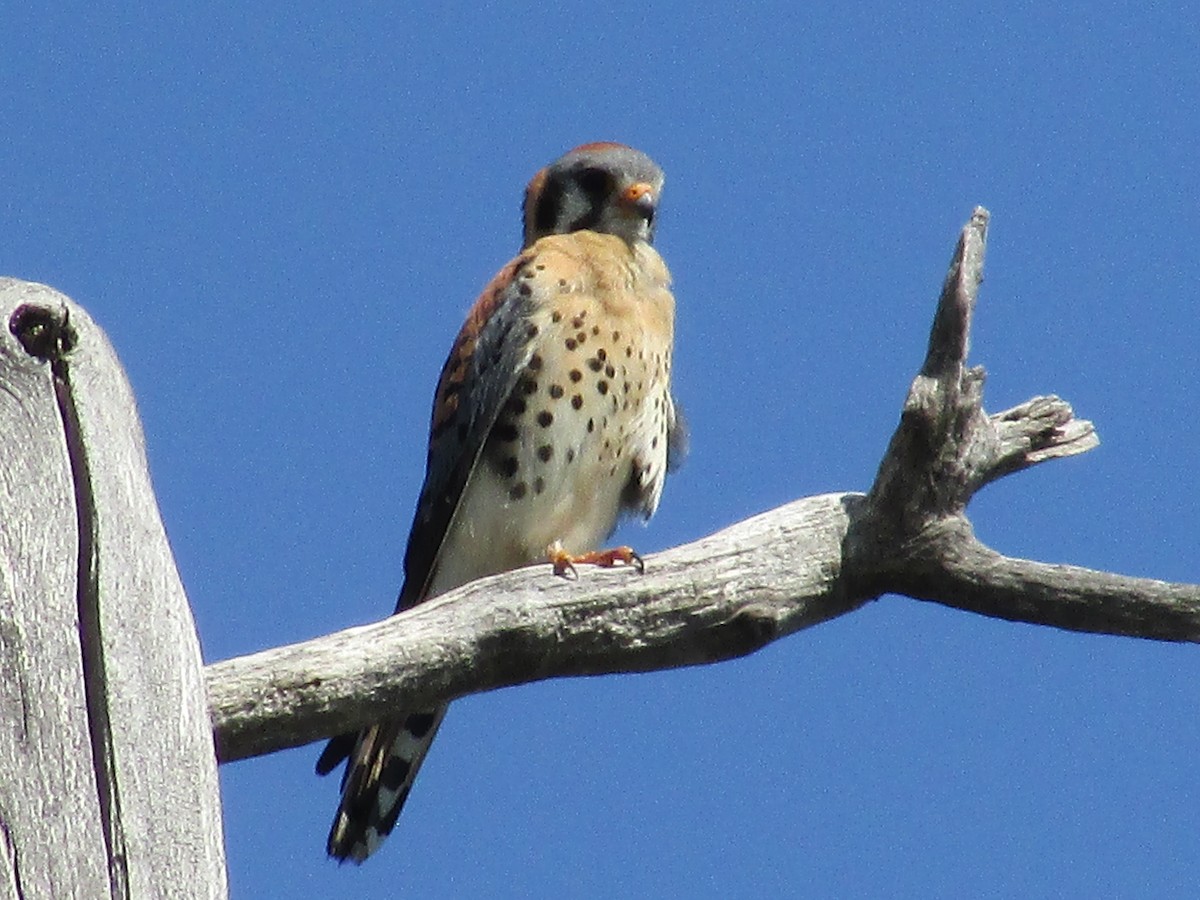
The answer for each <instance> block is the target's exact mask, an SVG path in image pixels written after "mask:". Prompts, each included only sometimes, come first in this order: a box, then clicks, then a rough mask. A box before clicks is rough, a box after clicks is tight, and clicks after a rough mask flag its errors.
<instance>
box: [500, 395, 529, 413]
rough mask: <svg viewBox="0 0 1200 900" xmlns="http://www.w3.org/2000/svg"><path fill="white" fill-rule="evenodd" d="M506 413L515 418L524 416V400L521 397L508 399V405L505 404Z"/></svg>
mask: <svg viewBox="0 0 1200 900" xmlns="http://www.w3.org/2000/svg"><path fill="white" fill-rule="evenodd" d="M505 405H506V406H507V408H508V411H509V412H511V413H512V414H513V415H516V416H523V415H525V400H524V398H522V397H509V398H508V403H507V404H505Z"/></svg>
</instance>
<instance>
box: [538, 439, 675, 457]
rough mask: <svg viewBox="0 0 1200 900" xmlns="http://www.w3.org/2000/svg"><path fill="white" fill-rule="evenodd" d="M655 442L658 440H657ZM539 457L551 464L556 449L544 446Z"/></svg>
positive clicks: (547, 445)
mask: <svg viewBox="0 0 1200 900" xmlns="http://www.w3.org/2000/svg"><path fill="white" fill-rule="evenodd" d="M655 440H658V439H657V438H655ZM537 455H538V459H540V460H541V461H542V462H550V457H552V456H553V455H554V448H553V447H552V446H550V445H549V444H542V446H540V447H538V448H537Z"/></svg>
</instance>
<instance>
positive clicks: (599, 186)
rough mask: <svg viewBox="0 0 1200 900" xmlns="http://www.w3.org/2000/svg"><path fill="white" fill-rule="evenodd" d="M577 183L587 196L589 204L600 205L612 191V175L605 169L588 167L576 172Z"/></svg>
mask: <svg viewBox="0 0 1200 900" xmlns="http://www.w3.org/2000/svg"><path fill="white" fill-rule="evenodd" d="M575 183H576V184H578V185H579V189H580V190H581V191H583V193H584V194H585V195H586V196H587V199H588V205H590V206H592V207H598V206H600V205H601V204H602V203H604V202H605V201H606V200H607V199H608V195H609V194H610V193H612V177H611V176H610V175H609V174H608V173H607V172H605V171H604V170H603V169H596V168H592V167H590V166H589V167H588V168H585V169H580V170H579V172H577V173H576V174H575Z"/></svg>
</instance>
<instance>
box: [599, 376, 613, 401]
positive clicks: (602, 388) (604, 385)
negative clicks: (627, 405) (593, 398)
mask: <svg viewBox="0 0 1200 900" xmlns="http://www.w3.org/2000/svg"><path fill="white" fill-rule="evenodd" d="M596 390H598V391H599V392H600V393H601V394H607V393H608V382H607V381H605V380H604V379H603V378H601V379H600V380H599V381H597V382H596ZM613 399H616V398H613Z"/></svg>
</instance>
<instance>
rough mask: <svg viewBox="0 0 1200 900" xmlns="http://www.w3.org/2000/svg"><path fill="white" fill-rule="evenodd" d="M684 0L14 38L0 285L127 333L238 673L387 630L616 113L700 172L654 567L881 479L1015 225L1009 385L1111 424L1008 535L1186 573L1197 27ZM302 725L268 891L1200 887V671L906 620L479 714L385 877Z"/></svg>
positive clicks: (1097, 642)
mask: <svg viewBox="0 0 1200 900" xmlns="http://www.w3.org/2000/svg"><path fill="white" fill-rule="evenodd" d="M696 6H697V4H693V3H673V4H644V3H643V4H629V3H618V4H613V5H610V6H608V7H604V6H599V5H596V4H577V5H570V4H566V5H563V6H561V8H559V9H558V10H557V11H556V12H553V13H547V12H546V11H545V9H544V7H543V5H541V4H519V3H510V4H472V3H456V2H449V3H445V2H443V3H437V4H420V3H413V4H396V3H369V4H368V3H364V4H356V5H354V8H353V11H334V10H333V5H332V4H313V3H310V4H300V5H299V7H300V8H289V9H288V10H287V11H285V12H273V11H269V10H268V8H267V7H262V8H259V7H258V6H255V5H246V4H233V3H227V4H216V3H206V2H199V3H193V4H188V5H187V8H186V9H184V8H179V9H174V8H171V9H168V8H167V7H154V8H152V7H147V8H146V9H145V10H143V11H141V12H131V11H128V10H127V11H125V12H122V13H119V14H118V13H113V12H108V11H103V10H101V9H99V8H98V7H96V6H95V5H93V4H83V3H79V4H58V3H52V4H48V5H47V4H41V5H38V11H37V12H36V13H34V12H29V11H28V10H17V9H16V8H15V7H11V6H10V8H9V9H8V10H7V11H6V12H5V13H4V17H3V18H4V31H5V41H4V47H5V50H4V53H3V54H2V55H0V85H2V88H3V89H2V91H0V113H2V115H0V120H2V121H3V123H4V125H3V130H4V139H3V140H2V141H0V179H2V182H0V183H2V184H3V192H2V198H3V199H2V201H0V202H2V203H3V222H4V224H3V238H2V240H0V273H3V274H6V275H14V276H20V277H24V278H28V279H32V280H38V281H44V282H47V283H49V284H51V285H54V286H55V287H57V288H59V289H61V290H63V291H65V292H67V293H68V294H70V295H71V296H73V297H74V298H75V299H76V300H78V301H79V302H81V303H82V304H84V305H85V306H86V307H87V308H88V309H89V310H90V311H91V313H92V314H93V316H94V317H95V318H96V319H97V320H98V321H99V322H100V323H101V324H102V325H103V327H104V328H106V329H107V331H108V333H109V334H110V335H111V337H112V339H113V341H114V343H115V344H116V347H117V349H118V351H119V353H120V354H121V357H122V360H123V362H124V364H125V366H126V368H127V370H128V373H129V377H130V379H131V380H132V382H133V385H134V388H135V390H136V393H137V397H138V401H139V403H140V407H141V413H142V416H143V419H144V423H145V429H146V438H147V442H148V446H149V454H150V461H151V464H152V468H153V475H154V480H155V484H156V487H157V490H158V496H159V500H160V503H161V505H162V512H163V517H164V519H165V521H166V524H167V529H168V531H169V533H170V536H171V541H172V543H173V545H174V548H175V552H176V555H177V558H178V563H179V568H180V570H181V572H182V575H183V580H184V583H185V584H186V586H187V588H188V592H189V595H190V598H191V602H192V605H193V608H194V610H195V615H196V620H197V623H198V627H199V630H200V636H201V639H202V642H203V646H204V651H205V655H206V658H207V659H209V660H217V659H223V658H227V657H230V656H233V655H237V654H241V653H246V652H249V651H253V650H257V649H261V648H264V647H269V646H273V645H278V644H282V643H285V642H291V641H296V640H300V639H304V638H308V637H312V636H316V635H319V634H323V633H327V632H330V631H333V630H335V629H339V628H342V627H345V626H348V625H351V624H354V623H361V622H365V621H369V620H371V619H374V618H378V617H380V616H382V615H384V614H385V613H387V612H389V611H390V610H391V605H392V603H393V600H394V597H395V594H396V591H397V589H398V587H399V584H400V577H401V567H400V562H401V553H402V550H403V546H404V541H405V538H406V535H407V529H408V525H409V522H410V517H411V514H412V508H413V504H414V501H415V498H416V494H417V491H418V488H419V486H420V482H421V478H422V473H423V464H424V445H425V438H426V423H427V418H428V408H429V402H430V397H431V393H432V389H433V383H434V380H435V378H436V375H437V372H438V369H439V367H440V365H441V362H442V359H443V357H444V354H445V352H446V350H447V348H448V346H449V343H450V341H451V339H452V337H453V335H454V333H455V331H456V329H457V328H458V325H459V323H460V321H461V317H462V315H463V313H464V312H465V310H466V309H467V307H468V306H469V304H470V302H471V301H472V299H473V298H474V296H475V295H476V293H477V292H478V290H479V288H480V287H481V286H482V285H483V283H484V282H485V281H486V280H487V279H488V278H489V277H490V276H491V275H492V273H493V272H494V271H495V270H496V269H497V268H498V267H499V266H500V265H501V264H503V263H504V262H505V261H506V260H507V259H508V258H509V257H510V256H511V255H512V254H513V253H514V252H515V250H516V248H517V246H518V244H519V223H518V215H519V213H518V205H519V201H520V194H521V190H522V188H523V186H524V183H525V181H526V180H527V179H528V177H529V176H530V175H531V174H532V173H533V172H534V171H535V170H536V169H537V168H539V167H540V166H542V165H543V164H545V163H546V162H548V161H549V160H550V159H552V158H554V157H555V156H557V155H558V154H559V153H561V152H562V151H564V150H566V149H567V148H569V147H572V146H574V145H576V144H578V143H581V142H583V141H586V140H595V139H606V140H620V141H624V142H627V143H630V144H633V145H635V146H637V147H639V148H641V149H644V150H645V151H647V152H648V153H650V154H651V155H652V156H654V157H655V158H656V159H657V160H658V161H659V162H660V163H661V164H662V165H663V167H664V168H665V169H666V171H667V191H666V197H665V203H664V207H663V211H662V216H661V220H660V226H659V235H660V240H659V246H660V249H661V250H662V252H663V254H664V256H665V257H666V259H667V261H668V262H669V264H670V265H671V267H672V268H673V270H674V273H675V276H676V288H677V291H676V293H677V298H678V304H679V321H678V333H677V348H678V350H677V364H676V382H677V390H678V394H679V397H680V398H681V400H682V402H683V404H684V405H685V407H686V409H687V411H688V413H689V415H690V419H691V425H692V453H691V456H690V459H689V460H688V463H687V465H686V467H685V468H684V469H683V470H682V471H681V472H679V473H678V474H677V476H675V477H674V478H673V480H671V481H670V482H669V483H668V485H667V489H666V494H665V497H664V499H663V503H662V507H661V509H660V512H659V514H658V516H657V517H656V518H655V520H654V521H653V522H652V523H651V524H650V526H649V527H648V528H647V529H641V527H640V526H637V527H636V528H635V527H630V528H629V529H627V530H626V531H624V532H623V533H622V534H623V535H624V537H625V538H627V539H629V540H631V541H632V542H634V543H635V544H636V545H637V546H638V547H639V548H640V549H641V550H643V551H653V550H656V549H661V548H664V547H668V546H672V545H674V544H678V543H681V542H684V541H687V540H691V539H694V538H697V537H700V536H703V535H705V534H708V533H710V532H712V531H714V530H716V529H718V528H720V527H722V526H724V525H727V524H730V523H732V522H734V521H736V520H738V519H741V518H744V517H745V516H747V515H750V514H752V513H755V512H758V511H760V510H763V509H766V508H769V507H772V506H775V505H778V504H780V503H782V502H784V501H787V500H790V499H793V498H795V497H799V496H803V495H808V494H814V493H821V492H826V491H838V490H861V489H865V488H866V487H867V486H868V485H869V484H870V481H871V478H872V476H873V474H874V471H875V467H876V465H877V463H878V461H879V458H880V455H881V454H882V452H883V449H884V447H885V446H886V443H887V440H888V437H889V435H890V433H891V430H892V428H893V427H894V425H895V423H896V421H897V417H898V413H899V409H900V404H901V402H902V400H903V397H904V394H905V391H906V388H907V385H908V383H909V380H910V379H911V377H912V375H913V373H914V372H915V370H916V368H917V367H918V365H919V364H920V360H921V356H922V352H923V349H924V342H925V339H926V335H927V331H928V328H929V324H930V320H931V315H932V311H933V302H934V299H935V297H936V294H937V291H938V288H939V286H940V284H941V280H942V278H943V275H944V273H945V267H946V263H947V261H948V260H949V257H950V253H951V250H952V247H953V244H954V240H955V237H956V234H957V231H958V229H959V228H960V226H961V225H962V223H963V222H964V221H965V220H966V218H967V217H968V215H969V214H970V211H971V208H972V206H974V205H975V204H984V205H986V206H987V207H989V208H990V209H991V211H992V213H993V227H992V232H991V241H990V245H989V254H988V269H987V281H986V284H985V285H984V288H983V293H982V299H981V304H980V307H979V312H978V317H977V327H976V330H975V335H974V345H973V350H974V361H975V362H977V363H982V364H983V365H985V366H986V367H987V368H988V370H989V372H990V379H989V381H988V385H987V395H986V402H987V405H988V407H989V408H990V409H992V410H1000V409H1004V408H1006V407H1008V406H1012V405H1014V404H1016V403H1019V402H1021V401H1023V400H1025V399H1027V398H1029V397H1031V396H1033V395H1035V394H1038V393H1058V394H1060V395H1062V396H1064V397H1065V398H1067V399H1068V400H1069V401H1071V402H1072V403H1073V404H1074V406H1075V408H1076V410H1077V411H1078V412H1079V414H1080V415H1082V416H1084V417H1086V418H1090V419H1093V420H1094V421H1095V422H1096V423H1097V427H1098V429H1099V433H1100V436H1101V440H1102V445H1101V446H1100V448H1099V449H1097V450H1096V451H1094V452H1092V453H1089V454H1087V455H1085V456H1083V457H1080V458H1076V459H1072V460H1067V461H1063V462H1058V463H1052V464H1049V465H1047V466H1044V467H1041V468H1040V469H1037V470H1034V471H1031V472H1028V473H1025V474H1022V475H1019V476H1015V477H1012V478H1008V479H1005V480H1004V481H1002V482H1001V483H999V484H997V485H995V486H993V487H990V488H988V489H987V491H986V492H985V494H984V495H982V496H981V497H979V498H978V500H977V501H976V502H975V503H974V504H973V505H972V507H971V514H972V517H973V521H974V522H975V525H976V528H977V530H978V532H979V534H980V535H981V536H982V538H983V539H984V540H986V541H987V542H989V543H990V544H991V545H993V546H994V547H996V548H997V549H1000V550H1002V551H1004V552H1007V553H1011V554H1014V555H1023V556H1029V557H1033V558H1037V559H1043V560H1048V561H1055V562H1071V563H1077V564H1081V565H1087V566H1094V567H1098V568H1105V569H1112V570H1116V571H1120V572H1124V573H1128V574H1135V575H1145V576H1154V577H1159V578H1163V579H1170V580H1180V581H1197V580H1200V562H1198V555H1197V525H1198V524H1200V500H1198V498H1200V491H1198V490H1197V487H1196V483H1195V479H1194V476H1193V475H1192V474H1191V473H1192V472H1193V470H1194V468H1195V465H1196V459H1197V457H1198V456H1200V425H1198V424H1197V415H1196V411H1197V402H1196V381H1197V372H1198V371H1200V350H1198V349H1197V348H1198V346H1200V344H1198V341H1197V331H1198V326H1200V312H1198V309H1200V307H1198V306H1197V290H1198V288H1197V285H1200V253H1198V252H1197V243H1196V238H1195V234H1194V232H1195V229H1196V212H1197V198H1198V197H1200V174H1198V173H1200V165H1198V164H1197V150H1196V147H1197V135H1200V112H1198V109H1200V106H1198V103H1197V98H1200V13H1198V11H1197V9H1198V8H1197V7H1196V6H1195V5H1194V4H1175V5H1170V4H1168V5H1150V6H1148V5H1146V4H1136V3H1129V4H1124V3H1106V2H1094V3H1067V4H1045V3H1010V4H992V5H990V6H986V7H985V6H981V5H979V4H964V5H962V6H961V7H953V6H940V5H927V6H925V7H924V8H922V5H920V4H895V5H888V4H869V5H861V6H855V5H853V4H809V5H805V4H798V3H795V2H778V3H774V4H763V3H740V4H733V5H729V4H726V5H722V6H720V8H719V9H718V8H716V7H714V8H713V9H712V10H710V11H705V12H698V11H696V10H695V7H696ZM252 7H253V8H252ZM801 7H805V8H804V9H801ZM735 9H736V11H734V10H735ZM316 751H317V748H316V747H315V746H314V747H307V748H303V749H299V750H294V751H290V752H287V753H281V754H277V755H275V756H272V757H269V758H264V759H260V760H254V761H249V762H244V763H239V764H236V765H232V766H228V767H225V768H223V769H222V789H223V793H224V804H225V813H226V816H225V824H226V839H227V845H228V857H229V871H230V879H231V883H232V889H233V894H234V896H235V897H238V898H242V897H255V898H257V897H308V896H314V897H330V898H337V897H347V898H356V900H362V898H371V897H394V896H424V897H480V896H544V897H550V896H569V897H613V896H644V897H702V896H712V897H723V898H724V897H737V896H745V897H761V896H772V895H775V896H778V895H786V894H794V895H804V896H811V897H854V896H864V897H878V896H888V897H913V898H927V897H948V898H960V897H982V896H989V897H991V896H995V897H1021V898H1024V897H1038V896H1059V897H1087V898H1094V897H1106V896H1107V897H1133V896H1137V897H1170V896H1175V897H1194V896H1196V895H1197V893H1198V892H1200V852H1197V847H1198V846H1200V767H1198V766H1197V760H1198V759H1200V650H1198V649H1196V648H1193V647H1177V646H1169V645H1165V644H1154V643H1148V642H1138V641H1133V640H1127V639H1120V638H1113V637H1097V636H1084V635H1077V634H1069V633H1063V632H1057V631H1052V630H1049V629H1045V628H1036V627H1032V626H1026V625H1016V624H1010V623H1005V622H998V621H991V620H987V619H983V618H978V617H973V616H970V615H967V614H965V613H960V612H956V611H952V610H947V609H942V608H939V607H935V606H931V605H927V604H922V603H918V602H915V601H912V600H908V599H904V598H899V597H886V598H884V599H882V600H881V601H879V602H878V603H875V604H872V605H871V606H870V607H868V608H866V609H863V610H862V611H860V612H858V613H856V614H854V615H851V616H848V617H845V618H843V619H840V620H838V621H836V622H833V623H831V624H828V625H824V626H821V627H819V628H816V629H813V630H811V631H808V632H804V633H801V634H799V635H796V636H793V637H792V638H789V639H788V640H785V641H783V642H781V643H778V644H775V645H773V646H771V647H769V648H767V649H766V650H764V651H762V652H760V653H758V654H757V655H755V656H753V657H751V658H749V659H745V660H740V661H736V662H732V663H727V664H723V665H719V666H714V667H708V668H703V669H691V670H686V671H676V672H669V673H658V674H651V675H641V676H629V677H612V678H600V679H592V680H576V681H568V682H555V683H546V684H540V685H536V686H532V687H522V688H517V689H512V690H506V691H502V692H498V693H495V694H491V695H487V696H480V697H474V698H470V699H468V700H466V701H463V702H460V703H458V704H456V706H455V708H454V710H453V712H452V713H451V717H450V719H449V720H448V721H447V724H446V726H445V727H444V729H443V732H442V734H441V736H440V738H439V740H438V743H437V745H436V746H435V748H434V752H433V753H432V755H431V757H430V760H429V763H428V765H427V766H426V768H425V770H424V771H423V772H422V775H421V777H420V779H419V781H418V784H417V786H416V788H415V790H414V791H413V794H412V798H411V800H410V802H409V804H408V808H407V809H406V810H405V814H404V816H403V818H402V820H401V823H400V826H399V828H398V830H397V832H396V833H395V834H394V835H393V836H392V838H391V839H390V840H389V841H388V843H387V845H386V846H385V847H384V849H383V850H382V852H381V853H380V854H379V855H378V856H377V857H376V858H373V859H372V860H371V861H370V862H369V863H368V864H367V865H366V866H365V867H363V868H361V869H355V868H351V867H342V868H338V867H337V866H335V865H334V864H332V863H330V862H328V861H327V860H326V859H325V857H324V851H323V844H324V839H325V834H326V830H327V828H328V825H329V820H330V817H331V814H332V812H333V808H334V803H335V798H336V789H337V785H336V781H335V780H333V779H328V780H318V779H317V778H316V777H314V776H313V775H312V764H313V760H314V757H315V754H316Z"/></svg>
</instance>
